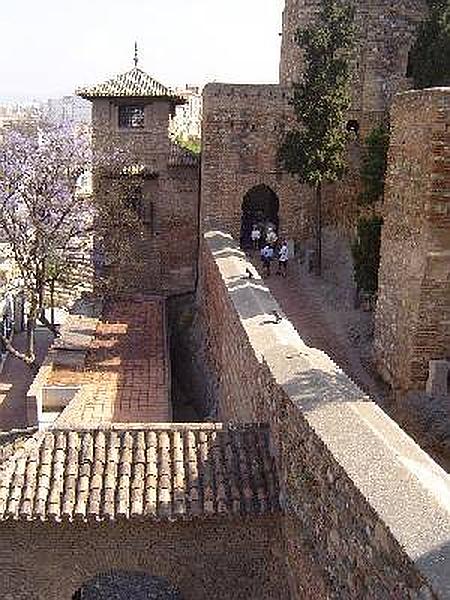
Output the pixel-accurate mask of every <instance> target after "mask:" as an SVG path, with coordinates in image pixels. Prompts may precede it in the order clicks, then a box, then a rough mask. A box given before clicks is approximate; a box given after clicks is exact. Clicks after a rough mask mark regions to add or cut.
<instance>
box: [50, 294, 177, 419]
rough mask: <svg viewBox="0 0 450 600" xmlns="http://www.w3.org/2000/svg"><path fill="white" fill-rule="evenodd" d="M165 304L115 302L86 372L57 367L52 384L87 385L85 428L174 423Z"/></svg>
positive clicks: (81, 410)
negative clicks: (106, 423)
mask: <svg viewBox="0 0 450 600" xmlns="http://www.w3.org/2000/svg"><path fill="white" fill-rule="evenodd" d="M168 368H169V367H168V357H167V356H166V327H165V309H164V301H163V300H161V299H159V298H155V297H149V298H144V297H143V298H142V299H141V298H133V299H132V300H126V301H120V302H114V303H110V304H109V305H108V306H107V307H106V308H105V311H104V316H103V318H102V319H101V322H100V324H99V325H98V327H97V331H96V335H95V338H94V340H93V342H92V345H91V348H90V351H89V353H88V358H87V361H86V368H85V370H84V371H83V372H77V371H68V370H67V369H65V370H63V369H58V368H56V369H55V370H54V371H53V373H52V374H51V376H50V378H49V383H50V384H53V385H58V384H66V385H68V384H79V385H82V386H83V395H82V401H81V402H80V403H79V405H78V406H77V420H78V421H79V423H80V424H83V425H87V424H90V423H102V422H115V423H133V422H134V423H150V422H170V421H171V420H172V419H171V410H170V402H169V385H168V382H169V374H168Z"/></svg>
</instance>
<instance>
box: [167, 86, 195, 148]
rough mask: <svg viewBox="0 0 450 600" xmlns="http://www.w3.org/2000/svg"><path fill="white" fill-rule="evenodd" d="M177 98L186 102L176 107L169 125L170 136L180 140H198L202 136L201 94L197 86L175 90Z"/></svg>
mask: <svg viewBox="0 0 450 600" xmlns="http://www.w3.org/2000/svg"><path fill="white" fill-rule="evenodd" d="M176 94H177V96H179V97H180V98H183V99H184V100H186V103H185V104H181V105H178V106H177V107H176V110H175V116H174V117H173V119H172V121H171V124H170V131H171V133H172V135H174V136H175V137H176V138H178V139H181V140H189V139H192V138H194V139H199V138H200V137H201V134H202V92H201V89H200V88H199V87H198V86H195V85H186V87H185V88H180V89H177V90H176Z"/></svg>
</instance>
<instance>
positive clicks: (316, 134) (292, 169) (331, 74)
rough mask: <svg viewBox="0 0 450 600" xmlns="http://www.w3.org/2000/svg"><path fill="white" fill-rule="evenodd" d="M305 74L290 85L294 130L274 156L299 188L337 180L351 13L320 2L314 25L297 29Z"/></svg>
mask: <svg viewBox="0 0 450 600" xmlns="http://www.w3.org/2000/svg"><path fill="white" fill-rule="evenodd" d="M296 41H297V44H298V45H299V46H300V48H302V49H303V52H304V61H305V72H304V76H303V78H302V80H301V81H300V82H298V83H296V84H295V85H294V94H293V98H292V100H291V104H292V106H293V108H294V112H295V115H296V118H297V122H298V126H297V127H296V128H295V129H293V130H291V131H289V132H288V133H287V135H286V138H285V139H284V142H283V144H282V145H281V148H280V151H279V156H280V161H281V163H282V165H283V167H284V168H285V169H286V170H287V171H288V172H289V173H291V174H292V175H296V176H298V178H299V180H300V181H301V182H302V183H307V184H309V185H311V186H318V185H319V184H321V183H322V182H324V181H336V180H337V179H340V178H342V176H343V174H344V170H345V148H346V141H347V134H346V131H345V127H344V121H345V113H346V111H347V110H348V108H349V106H350V102H351V96H350V81H351V69H350V54H351V51H352V49H353V46H354V9H353V7H352V5H351V4H349V3H347V2H341V1H338V0H321V5H320V12H319V15H318V18H317V20H316V21H315V22H314V23H313V24H312V25H310V26H309V27H307V28H306V29H303V30H301V29H299V30H298V31H297V34H296Z"/></svg>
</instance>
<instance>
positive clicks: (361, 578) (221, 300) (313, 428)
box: [198, 231, 450, 600]
mask: <svg viewBox="0 0 450 600" xmlns="http://www.w3.org/2000/svg"><path fill="white" fill-rule="evenodd" d="M201 259H202V262H201V277H200V286H199V290H198V309H199V313H200V315H199V321H200V323H201V327H202V332H203V336H204V345H205V349H206V352H205V355H206V354H207V355H208V356H209V365H208V369H209V372H210V373H212V374H213V379H214V382H213V384H214V385H212V386H211V389H214V390H215V400H216V406H217V413H218V418H219V420H224V421H234V422H242V421H244V422H247V421H249V422H254V421H264V422H268V423H269V424H270V426H271V432H272V440H273V443H274V452H275V455H276V457H277V462H278V471H279V479H280V486H281V497H282V502H283V505H284V507H285V512H286V515H285V518H284V535H285V544H286V559H287V563H288V567H289V570H290V586H291V590H292V595H293V597H294V598H302V599H304V598H311V599H312V598H315V599H317V598H339V599H354V598H376V599H379V600H385V599H386V598H417V599H419V598H424V599H425V598H432V597H433V596H432V595H430V593H429V591H428V590H429V588H428V586H427V584H425V583H424V579H422V577H424V578H426V579H427V580H428V585H432V586H433V590H434V593H435V594H436V597H438V598H448V597H449V595H448V593H449V590H450V578H449V573H450V568H449V554H448V548H449V543H450V510H449V506H450V479H449V476H448V475H447V474H446V473H445V472H444V471H442V470H441V469H440V467H438V466H437V465H436V464H435V463H434V462H433V461H432V460H431V459H430V458H429V457H428V455H426V454H425V453H424V452H422V451H421V450H420V449H419V448H418V446H417V445H416V444H415V443H414V442H413V441H412V440H411V438H409V437H408V436H407V435H406V434H405V433H404V432H403V431H401V430H400V429H399V427H398V426H397V425H396V424H395V423H394V422H393V421H391V419H390V418H389V417H387V416H386V415H385V414H384V413H383V412H382V410H381V409H380V408H379V407H377V406H376V405H375V404H373V403H372V402H371V401H370V400H369V398H368V397H367V396H365V395H364V394H363V392H362V391H361V390H360V389H359V388H358V387H357V386H356V385H355V384H354V383H353V382H352V381H351V380H350V379H349V378H348V377H347V376H346V375H345V374H344V373H343V372H342V371H341V369H339V367H337V366H336V365H335V364H334V363H333V362H332V360H331V359H330V358H329V357H328V356H326V355H325V354H324V353H323V352H321V351H319V350H316V349H314V348H310V347H308V346H307V345H306V344H305V343H304V342H303V341H302V339H301V332H300V335H299V333H298V332H297V331H295V329H294V328H293V326H292V325H291V323H290V322H289V321H287V320H286V319H284V318H283V319H282V321H281V322H279V323H275V318H274V316H273V314H272V311H273V310H276V311H277V312H278V313H279V314H281V315H282V311H281V308H280V307H279V306H278V304H277V303H276V301H275V299H274V298H273V297H272V296H271V294H270V292H269V290H268V289H267V287H266V286H265V284H264V282H263V281H262V280H261V279H260V278H259V276H258V275H257V274H256V273H255V275H254V278H253V279H251V280H249V279H248V277H247V276H246V269H247V268H248V269H250V270H253V267H252V265H250V263H248V261H247V259H246V257H245V255H244V254H243V253H242V252H240V250H239V249H238V246H237V244H236V242H235V241H234V240H233V239H232V237H231V236H230V235H228V234H225V233H222V232H220V231H211V232H208V233H207V234H206V235H205V239H204V242H203V247H202V252H201Z"/></svg>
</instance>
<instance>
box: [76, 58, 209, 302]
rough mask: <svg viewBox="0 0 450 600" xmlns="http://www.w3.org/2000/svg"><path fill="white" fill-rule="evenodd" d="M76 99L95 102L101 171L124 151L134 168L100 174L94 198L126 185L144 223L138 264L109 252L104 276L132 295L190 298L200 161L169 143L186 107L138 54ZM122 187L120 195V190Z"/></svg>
mask: <svg viewBox="0 0 450 600" xmlns="http://www.w3.org/2000/svg"><path fill="white" fill-rule="evenodd" d="M77 94H78V95H79V96H81V97H82V98H86V99H87V100H90V101H91V102H92V144H93V154H94V166H95V165H98V164H101V162H102V161H101V158H102V157H104V156H105V155H108V154H111V153H113V154H114V153H115V152H117V151H123V155H124V156H125V157H126V160H127V161H128V163H127V165H126V166H125V168H122V169H121V170H120V172H118V173H113V174H111V173H109V175H108V177H106V178H105V177H104V169H102V172H100V171H99V170H98V169H96V168H95V167H94V172H93V189H94V194H100V193H102V192H104V191H105V189H106V187H107V186H108V185H109V189H110V193H111V187H112V183H111V182H114V180H115V182H116V183H117V181H120V180H121V179H122V180H123V179H124V178H127V180H128V181H127V194H128V196H129V203H130V205H131V206H132V207H133V208H134V209H135V210H136V211H137V212H138V214H139V216H140V218H141V221H142V231H140V232H139V235H136V236H134V235H131V234H130V236H129V238H130V239H131V237H133V240H132V244H131V246H133V248H134V250H135V252H134V258H133V260H130V261H126V262H127V264H126V265H124V264H123V261H122V265H117V264H116V265H114V264H112V263H111V262H110V260H109V259H108V252H107V248H103V250H104V252H103V255H104V256H103V257H102V260H101V261H100V262H101V264H102V266H103V267H104V268H103V272H107V274H108V275H110V277H109V279H110V280H112V279H113V278H114V281H115V283H116V284H117V283H118V282H119V280H120V281H121V282H122V283H121V286H122V287H126V288H127V289H130V288H131V289H133V288H137V289H139V290H145V291H151V292H157V293H165V294H172V293H181V292H185V291H190V290H191V289H192V288H193V286H194V281H195V268H196V267H195V265H196V253H197V250H196V248H197V236H198V218H197V213H198V210H197V209H198V168H199V167H198V160H197V157H196V156H195V155H194V154H192V153H191V152H190V151H188V150H186V149H184V148H182V147H180V146H179V145H178V144H176V143H175V142H174V141H173V140H172V139H171V138H170V137H169V119H170V115H173V113H174V111H175V107H176V106H177V104H183V103H184V102H185V100H184V99H182V98H180V97H178V96H177V95H176V94H175V93H174V92H173V91H172V90H171V89H170V88H168V87H166V86H164V85H162V84H161V83H159V82H158V81H156V80H155V79H153V78H152V77H151V76H150V75H148V74H147V73H146V72H145V71H143V70H142V69H140V68H139V67H138V56H137V48H135V57H134V67H133V68H132V69H131V70H130V71H127V72H125V73H122V74H119V75H117V76H116V77H114V78H112V79H109V80H107V81H105V82H103V83H100V84H97V85H94V86H91V87H86V88H81V89H79V90H77ZM116 187H117V189H119V190H120V185H119V186H116ZM114 193H119V192H114ZM134 238H135V239H134ZM130 239H124V240H123V244H126V243H130ZM104 241H105V242H106V245H107V240H104ZM131 246H130V247H131ZM111 254H112V253H111V252H110V255H111ZM136 257H137V259H136ZM102 261H103V262H102ZM137 262H139V265H137ZM131 263H132V264H131ZM137 266H139V267H140V268H139V269H138V268H137ZM133 278H134V279H133ZM119 287H120V286H119Z"/></svg>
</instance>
